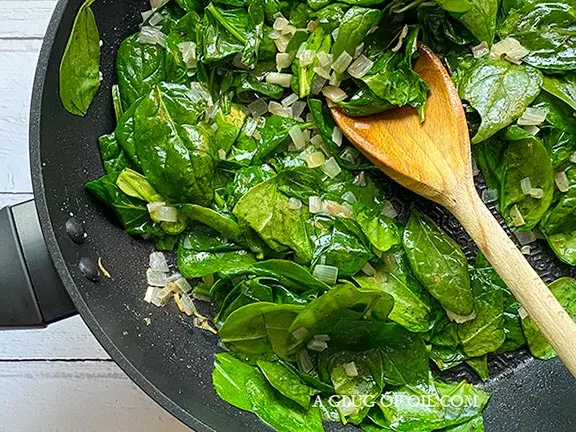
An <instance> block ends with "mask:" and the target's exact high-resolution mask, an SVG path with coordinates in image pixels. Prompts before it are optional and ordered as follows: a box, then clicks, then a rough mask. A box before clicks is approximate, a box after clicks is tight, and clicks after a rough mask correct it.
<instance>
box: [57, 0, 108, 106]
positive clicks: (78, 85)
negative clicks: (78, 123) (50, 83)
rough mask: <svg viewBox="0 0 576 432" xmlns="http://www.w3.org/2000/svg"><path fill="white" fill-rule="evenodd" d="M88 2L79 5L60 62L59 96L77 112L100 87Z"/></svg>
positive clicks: (94, 31) (95, 34)
mask: <svg viewBox="0 0 576 432" xmlns="http://www.w3.org/2000/svg"><path fill="white" fill-rule="evenodd" d="M92 3H94V0H86V1H85V2H84V4H83V5H82V6H81V7H80V10H79V11H78V14H77V15H76V19H75V20H74V25H73V27H72V32H71V33H70V37H69V39H68V42H67V44H66V49H65V51H64V55H63V56H62V61H61V63H60V100H61V101H62V105H64V108H66V110H68V112H70V113H72V114H75V115H78V116H85V115H86V112H87V111H88V107H90V104H91V103H92V99H93V98H94V96H96V93H98V89H99V88H100V33H99V32H98V27H97V25H96V19H95V18H94V13H92V9H90V6H91V5H92Z"/></svg>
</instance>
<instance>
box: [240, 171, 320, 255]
mask: <svg viewBox="0 0 576 432" xmlns="http://www.w3.org/2000/svg"><path fill="white" fill-rule="evenodd" d="M233 213H234V215H235V216H236V217H237V218H238V220H240V221H244V222H246V223H247V224H248V225H249V226H250V227H251V228H252V229H253V230H254V231H256V232H257V233H258V235H259V236H260V238H262V240H264V242H266V244H267V245H268V246H269V247H270V248H271V249H272V250H274V251H276V252H284V251H286V250H288V249H292V250H293V251H294V252H295V253H296V255H297V256H298V257H300V258H301V259H302V260H303V261H304V262H310V261H311V260H312V246H311V244H310V239H309V238H308V233H307V231H306V225H305V221H306V219H307V217H308V210H307V208H306V207H302V208H301V209H300V210H294V209H292V208H290V205H289V199H288V197H287V196H286V195H284V194H283V193H282V192H280V190H279V185H278V180H277V177H274V178H272V179H270V180H267V181H265V182H263V183H260V184H258V185H256V186H254V187H253V188H252V189H250V191H248V193H246V195H244V196H243V197H242V198H240V200H239V201H238V203H237V204H236V206H235V207H234V210H233Z"/></svg>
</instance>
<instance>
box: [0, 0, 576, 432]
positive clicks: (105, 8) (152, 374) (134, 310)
mask: <svg viewBox="0 0 576 432" xmlns="http://www.w3.org/2000/svg"><path fill="white" fill-rule="evenodd" d="M82 2H83V0H61V1H60V2H59V3H58V5H57V7H56V10H55V12H54V16H53V17H52V20H51V23H50V26H49V28H48V31H47V34H46V38H45V40H44V45H43V47H42V51H41V53H40V59H39V62H38V69H37V73H36V80H35V85H34V91H33V100H32V109H31V119H30V158H31V167H32V180H33V185H34V195H35V205H34V203H33V202H28V203H25V204H21V205H17V206H14V207H12V208H5V209H3V210H2V211H0V268H1V269H2V274H3V276H2V280H0V293H1V297H0V298H1V300H0V327H9V328H10V327H24V326H43V325H47V324H49V323H50V322H53V321H55V320H58V319H61V318H64V317H66V316H69V315H72V314H74V313H76V311H77V312H78V313H80V315H81V316H82V318H83V319H84V321H85V322H86V324H87V325H88V327H89V328H90V330H91V331H92V332H93V333H94V335H95V336H96V338H97V339H98V341H99V342H100V343H101V344H102V345H103V347H104V348H105V349H106V350H107V351H108V353H109V354H110V356H111V357H112V358H113V359H114V360H115V361H116V362H117V363H118V364H119V365H120V367H121V368H122V369H123V370H124V371H125V372H126V373H127V374H128V375H129V376H130V377H131V378H132V379H133V380H134V382H136V384H138V385H139V386H140V387H141V388H142V389H143V390H144V391H145V392H147V393H148V394H149V395H150V396H151V397H152V398H153V399H155V400H156V401H157V402H158V403H159V404H160V405H162V406H163V407H164V408H165V409H167V410H168V411H169V412H171V413H172V414H173V415H175V416H176V417H177V418H179V419H180V420H181V421H182V422H184V423H185V424H186V425H188V426H190V427H191V428H193V429H194V430H195V431H198V432H204V431H221V432H224V431H231V432H240V431H247V430H250V431H254V432H256V431H266V430H270V429H269V428H268V427H266V426H265V425H263V424H262V423H261V422H260V421H259V420H257V419H256V418H255V417H254V416H253V415H251V414H248V413H244V412H241V411H239V410H237V409H235V408H233V407H231V406H230V405H228V404H226V403H225V402H223V401H221V400H220V399H219V398H218V396H217V395H216V394H215V392H214V390H213V388H212V383H211V369H212V362H213V355H214V353H215V352H216V351H217V350H218V349H219V348H218V347H217V342H218V341H217V338H216V337H215V336H213V335H211V334H209V333H207V332H204V331H202V330H199V329H196V328H194V326H193V324H192V322H191V320H190V319H189V318H187V317H183V316H182V315H181V314H179V313H178V312H177V309H176V307H175V306H174V305H169V306H167V307H165V308H162V309H157V308H155V307H153V306H151V305H149V304H147V303H145V302H144V301H143V296H144V292H145V290H146V281H145V270H146V267H147V261H148V255H149V253H150V252H151V250H152V245H151V244H150V243H149V242H146V241H144V240H141V239H137V238H133V237H130V236H129V235H127V234H126V233H125V232H124V231H123V230H122V229H121V227H120V226H119V225H118V224H117V223H116V222H115V219H114V217H113V215H112V213H111V212H109V211H108V210H106V209H105V208H104V207H103V206H102V205H101V204H99V203H98V202H96V200H95V199H94V198H93V197H92V196H91V195H90V194H88V193H87V192H86V191H85V189H84V187H83V184H84V183H85V182H86V181H88V180H90V179H94V178H97V177H99V176H101V175H102V174H103V167H102V163H101V161H100V156H99V152H98V146H97V141H96V138H97V137H98V136H100V135H102V134H104V133H107V132H109V131H111V130H113V128H114V126H115V121H114V115H113V112H112V102H111V96H110V89H111V86H112V84H113V83H114V82H115V79H116V78H115V73H114V67H113V65H114V58H115V53H116V50H117V48H118V46H119V45H120V42H121V41H122V40H123V39H124V38H125V37H127V36H128V35H130V34H132V33H133V32H135V31H137V29H138V23H139V19H140V12H141V11H143V10H145V9H147V8H148V7H149V6H148V2H147V1H144V0H142V1H141V0H98V1H97V2H95V3H94V5H93V6H92V9H93V11H94V13H95V16H96V20H97V23H98V26H99V28H100V34H101V39H102V41H103V43H104V45H103V51H102V67H101V70H102V73H103V78H104V79H103V82H102V87H101V91H100V93H99V94H98V96H97V97H96V99H95V100H94V102H93V104H92V106H91V108H90V110H89V112H88V115H87V116H86V117H85V118H80V117H75V116H72V115H71V114H69V113H67V112H66V111H65V110H64V108H63V107H62V105H61V103H60V100H59V96H58V68H59V64H60V59H61V57H62V53H63V50H64V47H65V45H66V41H67V38H68V36H69V34H70V30H71V28H72V23H73V21H74V18H75V15H76V12H77V11H78V8H79V7H80V5H81V4H82ZM0 169H1V168H0ZM382 181H383V182H386V188H387V189H388V192H389V194H390V196H391V197H392V199H393V200H394V201H395V202H396V204H400V201H399V199H401V202H402V203H410V202H413V201H414V200H416V201H417V202H418V205H420V206H421V207H422V208H423V209H424V210H425V211H426V212H427V213H428V214H430V215H432V217H433V218H434V219H435V220H436V221H437V222H439V223H440V224H441V226H442V227H443V228H444V229H445V230H446V231H448V232H449V234H451V235H452V236H453V237H454V238H455V239H457V241H458V242H459V243H460V245H461V246H462V247H463V248H464V250H465V252H466V254H467V255H468V257H470V258H471V257H472V256H473V255H474V254H475V249H474V246H473V245H472V244H471V241H470V239H469V238H468V237H467V235H466V234H465V233H464V231H463V230H462V228H461V227H460V226H459V225H458V223H457V222H456V221H455V220H454V219H453V218H452V217H451V216H450V215H448V214H447V213H446V212H444V211H443V210H442V209H440V208H438V207H436V206H435V205H433V204H431V203H428V202H426V201H424V200H420V199H418V198H416V197H414V196H413V195H411V194H410V193H409V192H407V191H405V190H403V189H402V188H400V187H399V186H396V185H395V184H393V183H391V182H388V181H387V180H386V179H385V178H383V179H382ZM479 187H482V185H481V184H479ZM71 215H73V216H74V217H75V218H77V219H78V220H80V221H82V222H83V223H84V228H85V230H86V233H87V235H88V237H87V239H86V241H85V242H84V243H82V244H76V243H74V242H73V241H72V240H71V238H70V237H69V236H68V234H67V233H66V229H65V224H66V221H67V220H68V219H69V218H70V217H71ZM400 217H401V218H404V217H406V214H405V211H403V212H401V214H400ZM81 258H89V259H92V260H94V261H95V260H97V259H98V258H101V259H102V262H103V263H104V265H105V266H106V268H107V270H108V271H109V272H110V274H111V276H112V277H111V279H108V278H103V279H100V280H99V281H98V282H92V281H90V280H88V279H87V278H86V277H85V276H84V274H83V273H82V272H81V271H80V268H79V261H80V259H81ZM532 264H533V265H534V266H535V268H536V269H537V270H538V271H539V272H540V274H541V275H542V277H543V278H544V279H545V280H546V281H547V282H549V281H551V280H553V279H555V278H557V277H559V276H561V275H572V276H574V271H573V269H571V268H570V267H568V266H565V265H562V264H561V263H559V262H558V261H557V260H556V259H555V258H554V257H553V256H552V255H551V253H550V252H549V251H548V249H547V247H546V246H543V245H538V247H537V250H536V252H535V253H534V255H533V257H532ZM145 318H149V319H150V320H151V321H150V323H149V324H150V325H147V323H146V322H145V320H144V319H145ZM575 343H576V341H575ZM490 368H491V371H492V375H493V378H492V380H491V381H490V382H488V383H487V384H483V387H484V388H485V389H486V390H487V391H489V392H491V393H492V400H491V402H490V404H489V406H488V408H487V410H486V414H485V419H486V429H487V430H488V431H523V432H547V431H556V432H573V431H575V430H576V381H574V379H573V378H572V377H571V375H570V374H569V372H568V371H567V370H566V369H565V368H564V367H563V365H562V364H561V363H560V362H559V361H557V360H553V361H549V362H541V361H538V360H534V359H532V358H531V357H530V356H529V355H528V354H527V353H526V352H524V351H521V352H517V353H512V354H506V355H504V356H500V357H496V358H492V359H491V360H490ZM447 378H449V379H460V378H467V379H470V380H472V381H474V377H473V376H472V375H471V374H470V372H469V371H468V370H467V369H466V368H457V369H456V370H455V371H453V372H451V373H450V374H449V375H448V376H447ZM326 429H327V430H328V431H340V430H354V428H351V427H344V426H341V425H334V424H331V425H329V426H328V427H327V428H326ZM295 432H297V431H295Z"/></svg>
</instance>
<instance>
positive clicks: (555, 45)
mask: <svg viewBox="0 0 576 432" xmlns="http://www.w3.org/2000/svg"><path fill="white" fill-rule="evenodd" d="M499 34H500V36H501V37H502V38H505V37H513V38H515V39H517V40H518V41H519V42H520V43H521V44H522V45H523V46H524V47H526V48H527V49H528V50H530V54H528V55H527V56H526V57H525V58H524V59H523V61H525V62H527V63H528V64H530V65H532V66H534V67H537V68H540V69H547V70H570V69H574V68H575V67H576V37H575V36H576V5H574V2H573V1H571V0H566V1H555V2H549V1H545V0H532V1H529V2H526V3H525V4H524V5H522V7H521V8H520V9H516V10H513V11H511V12H510V14H509V15H508V18H507V19H506V20H505V21H504V22H503V23H502V26H501V28H500V30H499Z"/></svg>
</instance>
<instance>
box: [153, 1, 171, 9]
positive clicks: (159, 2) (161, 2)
mask: <svg viewBox="0 0 576 432" xmlns="http://www.w3.org/2000/svg"><path fill="white" fill-rule="evenodd" d="M167 1H168V0H150V7H151V8H152V9H158V8H159V7H160V6H162V5H163V4H164V3H166V2H167Z"/></svg>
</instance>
